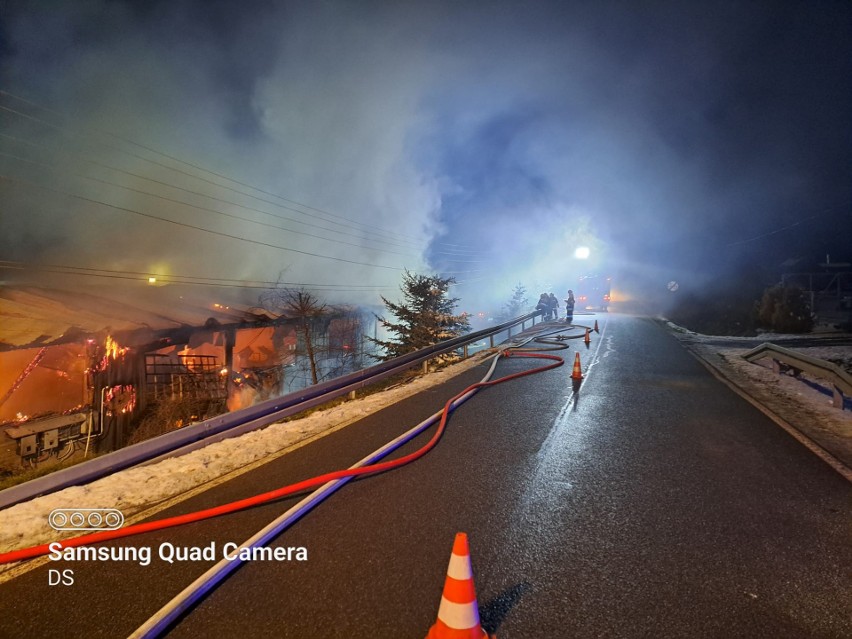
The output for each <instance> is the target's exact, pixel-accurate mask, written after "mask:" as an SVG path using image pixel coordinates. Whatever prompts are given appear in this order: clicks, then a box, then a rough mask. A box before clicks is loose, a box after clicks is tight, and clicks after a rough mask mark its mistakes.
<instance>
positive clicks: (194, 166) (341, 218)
mask: <svg viewBox="0 0 852 639" xmlns="http://www.w3.org/2000/svg"><path fill="white" fill-rule="evenodd" d="M0 94H2V95H6V96H8V97H11V98H13V99H16V100H19V101H21V102H24V103H26V104H29V105H31V106H34V107H36V108H38V109H42V110H44V111H47V112H48V113H53V114H54V115H57V116H59V117H61V118H63V119H66V120H67V119H69V118H68V117H67V116H65V115H63V114H61V113H59V112H56V111H53V110H51V109H48V108H46V107H43V106H41V105H38V104H36V103H34V102H31V101H29V100H26V99H24V98H21V97H19V96H16V95H14V94H12V93H9V92H7V91H3V90H0ZM0 109H3V110H6V111H9V112H11V113H15V114H17V115H19V116H21V117H25V118H28V119H31V120H34V121H37V122H41V123H42V124H45V125H47V126H50V127H52V128H55V129H57V130H59V131H62V128H61V127H59V126H57V125H55V124H52V123H50V122H47V121H46V120H43V119H41V118H37V117H35V116H33V115H30V114H25V113H22V112H20V111H17V110H15V109H11V108H9V107H5V106H2V105H0ZM94 132H95V133H101V134H103V135H107V136H109V137H112V138H115V139H117V140H121V141H123V142H125V143H127V144H131V145H133V146H136V147H139V148H142V149H145V150H146V151H148V152H150V153H154V154H156V155H159V156H162V157H165V158H168V159H170V160H172V161H173V162H178V163H180V164H183V165H185V166H190V167H192V168H194V169H196V170H199V171H202V172H204V173H209V174H211V175H215V176H217V177H220V178H222V179H225V180H228V181H229V182H232V183H234V184H239V185H241V186H244V187H246V188H249V189H251V190H253V191H257V192H259V193H263V194H265V195H270V196H272V197H275V198H278V199H280V200H282V201H284V202H289V203H291V204H295V205H296V206H300V207H302V208H304V209H308V210H311V211H314V212H317V213H322V214H323V215H328V216H330V217H333V218H337V219H339V220H346V221H348V222H354V223H355V224H358V225H360V226H362V227H366V228H372V229H374V230H378V231H380V232H382V233H385V234H387V235H389V236H394V235H395V236H397V237H399V238H402V239H405V238H409V237H411V236H406V235H404V234H400V233H392V232H389V231H387V230H385V229H383V228H381V227H378V226H374V225H370V224H366V223H363V222H357V221H355V220H351V219H349V218H346V217H343V216H340V215H336V214H334V213H330V212H328V211H325V210H323V209H319V208H317V207H313V206H309V205H307V204H302V203H300V202H297V201H295V200H291V199H289V198H286V197H284V196H282V195H279V194H277V193H273V192H270V191H265V190H264V189H261V188H259V187H256V186H253V185H251V184H248V183H245V182H241V181H240V180H236V179H234V178H231V177H229V176H227V175H224V174H221V173H217V172H215V171H212V170H210V169H206V168H204V167H202V166H199V165H196V164H193V163H191V162H187V161H185V160H181V159H180V158H177V157H174V156H172V155H169V154H167V153H164V152H162V151H158V150H156V149H154V148H151V147H148V146H146V145H144V144H140V143H138V142H135V141H133V140H130V139H128V138H124V137H122V136H119V135H116V134H113V133H110V132H100V131H97V130H94ZM71 134H72V135H75V136H77V137H83V136H81V135H80V134H78V133H76V132H73V131H72V132H71ZM104 146H106V147H107V148H112V149H114V150H117V151H119V152H121V153H125V154H127V155H130V156H131V157H136V158H138V159H140V160H143V161H145V162H150V163H152V164H155V165H157V166H161V167H163V168H166V169H168V170H170V171H176V172H178V173H181V174H183V175H187V176H189V177H192V178H194V179H197V180H201V181H203V182H207V183H209V184H212V185H214V186H217V187H219V188H225V189H228V190H231V191H234V192H236V193H240V194H242V195H245V196H247V197H252V198H254V199H257V200H259V201H261V202H266V203H268V204H272V205H274V206H279V207H282V208H285V209H288V210H292V211H295V212H297V213H300V214H302V215H306V213H305V212H304V211H302V210H299V209H294V208H291V207H287V206H284V205H282V204H279V203H277V202H270V201H268V200H264V199H263V198H259V197H257V196H255V195H252V194H251V193H245V192H244V191H240V190H238V189H234V188H232V187H228V186H226V185H223V184H220V183H218V182H214V181H212V180H208V179H206V178H204V177H201V176H199V175H195V174H193V173H188V172H186V171H182V170H180V169H178V168H175V167H172V166H168V165H164V164H162V163H160V162H156V161H154V160H151V159H150V158H146V157H143V156H139V155H137V154H134V153H130V152H129V151H125V150H124V149H120V148H116V147H110V146H108V145H104ZM321 219H322V218H321ZM325 221H329V222H332V220H325ZM338 224H339V223H338ZM342 226H347V227H348V228H355V229H356V230H358V229H357V228H356V227H352V226H350V225H346V224H343V225H342ZM412 239H413V238H412ZM406 241H410V240H406ZM442 244H443V245H444V246H447V247H455V248H460V249H466V248H467V247H466V245H464V244H452V243H442Z"/></svg>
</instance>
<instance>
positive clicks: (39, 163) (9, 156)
mask: <svg viewBox="0 0 852 639" xmlns="http://www.w3.org/2000/svg"><path fill="white" fill-rule="evenodd" d="M0 135H2V134H0ZM0 156H4V157H8V158H12V159H15V160H19V161H22V162H28V163H30V164H34V165H36V166H42V167H46V168H57V169H59V168H60V167H59V166H58V165H56V164H45V163H43V162H36V161H35V160H30V159H28V158H22V157H19V156H17V155H12V154H10V153H3V152H0ZM60 170H61V169H60ZM68 174H69V175H72V176H74V177H78V178H81V179H84V180H91V181H93V182H98V183H99V184H105V185H107V186H114V187H116V188H119V189H124V190H126V191H130V192H132V193H139V194H140V195H148V196H150V197H155V198H157V199H160V200H164V201H166V202H172V203H173V204H179V205H181V206H187V207H190V208H193V209H196V210H199V211H207V212H210V213H215V214H217V215H222V216H225V217H230V218H233V219H235V220H240V221H243V222H248V223H250V224H257V225H259V226H265V227H268V228H273V229H279V230H282V231H287V232H288V233H296V234H298V235H304V236H306V237H313V238H316V239H320V240H325V241H327V242H335V243H337V244H345V245H347V246H354V247H356V248H367V249H372V250H381V251H383V252H385V253H393V254H394V255H402V256H404V257H415V258H416V256H413V255H411V254H410V253H401V252H399V251H393V250H390V249H387V248H378V249H377V248H374V247H365V246H363V245H361V244H355V243H353V242H346V241H344V240H335V239H332V238H329V237H323V236H322V235H314V234H312V233H306V232H304V231H295V230H293V229H289V228H287V227H285V226H278V225H276V224H268V223H266V222H259V221H257V220H252V219H250V218H247V217H242V216H239V215H234V214H233V213H226V212H225V211H219V210H217V209H211V208H209V207H206V206H198V205H196V204H191V203H189V202H184V201H183V200H176V199H174V198H170V197H166V196H165V195H159V194H157V193H151V192H150V191H143V190H142V189H135V188H133V187H130V186H124V185H123V184H117V183H115V182H110V181H109V180H102V179H100V178H96V177H92V176H89V175H83V174H80V173H73V172H69V173H68ZM143 179H147V178H143ZM176 188H177V187H176ZM198 195H201V194H198ZM205 197H207V196H205ZM212 199H216V200H218V198H212ZM221 201H223V202H227V201H226V200H221ZM230 204H234V206H240V205H239V204H235V203H230ZM261 212H263V211H261ZM276 217H277V216H276ZM285 219H287V218H285ZM293 221H295V222H297V223H300V224H303V222H298V221H297V220H293ZM364 239H367V238H364ZM368 241H369V240H368ZM447 261H465V260H447Z"/></svg>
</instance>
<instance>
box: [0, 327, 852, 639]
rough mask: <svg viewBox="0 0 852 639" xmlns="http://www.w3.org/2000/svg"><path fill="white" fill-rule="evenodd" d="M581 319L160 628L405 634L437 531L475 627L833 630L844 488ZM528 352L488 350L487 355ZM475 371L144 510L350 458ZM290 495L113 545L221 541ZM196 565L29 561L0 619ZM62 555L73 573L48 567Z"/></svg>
mask: <svg viewBox="0 0 852 639" xmlns="http://www.w3.org/2000/svg"><path fill="white" fill-rule="evenodd" d="M597 318H598V321H599V323H600V325H601V329H602V330H601V334H600V335H594V339H593V341H592V344H591V346H590V348H589V349H588V350H587V349H586V347H585V346H584V345H583V343H582V341H580V340H573V341H572V342H571V347H570V349H569V350H567V351H563V353H564V354H566V355H567V365H566V366H564V367H562V368H559V369H556V370H553V371H548V372H545V373H542V374H538V375H534V376H530V377H525V378H522V379H519V380H515V381H512V382H509V383H507V384H505V385H501V386H498V387H494V388H489V389H485V390H483V391H481V392H480V393H479V394H477V395H476V396H475V397H474V398H473V399H472V400H470V401H469V402H468V403H466V404H465V405H464V406H462V407H460V408H459V409H458V410H456V411H455V413H454V415H453V417H452V420H451V422H450V424H449V428H448V431H447V433H446V435H445V436H444V438H443V440H442V441H441V443H440V444H439V446H438V447H437V448H436V449H435V450H433V451H432V452H431V453H429V454H428V455H427V456H426V457H425V458H423V459H421V460H420V461H417V462H416V463H414V464H411V465H409V466H407V467H405V468H402V469H399V470H395V471H391V472H388V473H385V474H383V475H380V476H377V477H372V478H367V479H362V480H358V481H356V482H352V483H350V484H348V485H347V486H345V487H344V488H343V489H342V490H341V491H339V492H338V493H336V494H335V495H334V496H332V497H331V498H330V499H329V500H327V501H326V502H325V503H324V504H322V505H321V506H319V507H318V508H317V509H316V510H315V511H314V512H312V513H311V514H309V515H308V516H307V517H306V518H305V519H303V520H301V521H300V522H298V523H297V524H295V525H294V526H293V527H292V528H290V529H289V530H288V531H286V532H285V533H283V534H282V535H281V536H280V537H278V539H277V540H276V542H275V544H274V545H279V546H283V547H287V546H294V547H304V548H306V549H307V552H308V560H307V561H303V562H298V561H290V562H287V561H277V562H276V561H268V562H252V563H249V564H246V565H244V566H243V567H242V568H240V569H239V570H238V571H237V572H236V573H235V574H234V575H233V576H232V577H231V578H230V579H229V580H228V581H226V582H225V583H223V584H221V585H220V586H219V587H218V588H216V589H215V590H214V591H213V592H212V593H211V594H210V595H209V596H208V597H207V598H206V599H205V600H204V601H203V602H202V603H201V604H200V605H199V606H197V607H196V608H195V609H194V610H193V611H192V612H191V613H190V614H188V615H187V616H186V617H185V618H184V619H182V620H181V621H180V622H179V623H178V624H177V625H176V626H175V627H174V628H173V629H172V631H171V632H170V633H169V637H175V638H179V637H186V638H189V637H193V638H194V637H202V636H203V637H212V638H218V637H241V638H246V639H248V638H251V637H305V638H314V637H323V638H325V637H369V638H383V637H388V638H391V637H394V638H396V637H424V636H425V635H426V633H427V631H428V630H429V627H430V626H431V624H432V623H434V621H435V616H436V612H437V608H438V603H439V600H440V597H441V590H442V587H443V581H444V576H445V574H446V569H447V562H448V560H449V555H450V550H451V548H452V543H453V537H454V535H455V533H456V532H457V531H464V532H467V533H468V535H469V539H470V545H471V554H472V561H473V570H474V574H475V579H476V585H477V593H478V601H479V605H480V608H481V616H482V620H483V625H484V626H485V627H486V629H488V630H489V631H491V632H496V633H497V634H498V636H499V637H501V639H508V638H517V637H536V638H538V637H560V638H561V637H726V638H727V637H772V638H781V637H790V638H793V637H796V638H801V637H849V636H852V574H850V568H849V567H850V566H852V486H850V484H849V483H848V482H846V481H845V480H844V479H843V478H842V477H841V476H840V475H838V474H837V473H836V472H834V471H833V470H832V469H831V468H829V467H828V466H827V465H825V464H824V463H823V462H822V461H820V460H819V459H817V458H816V457H814V456H812V455H811V454H810V453H809V452H808V451H807V450H806V449H805V448H804V447H802V446H801V445H800V444H799V443H797V442H796V441H795V440H794V439H793V438H791V437H790V436H789V435H787V434H786V433H785V432H784V431H783V430H781V429H780V428H779V427H777V426H776V425H775V424H774V423H772V422H771V421H770V420H768V419H767V418H766V417H765V416H764V415H763V414H762V413H760V412H759V411H757V410H756V409H755V408H753V407H752V406H751V405H750V404H749V403H747V402H746V401H744V400H742V399H741V398H740V397H739V396H737V395H736V394H734V393H732V392H731V391H730V390H729V389H728V388H727V387H725V386H724V385H723V384H722V383H721V382H719V381H717V380H716V379H714V378H713V377H712V376H711V375H710V374H709V373H708V372H707V370H706V369H705V368H704V367H703V366H702V365H701V364H699V363H698V362H697V361H696V360H695V359H693V357H692V356H691V355H689V354H688V353H687V352H686V351H685V350H684V349H683V348H682V347H681V346H680V345H679V343H678V342H677V341H676V340H675V339H673V338H672V337H671V336H670V335H668V334H667V333H666V332H665V330H664V329H662V328H661V327H660V326H658V325H657V324H656V323H654V322H652V321H650V320H643V319H637V318H632V317H627V316H618V315H611V316H607V315H598V316H597ZM593 319H594V318H591V317H582V316H578V317H577V318H575V321H577V322H578V323H580V322H586V321H589V322H590V321H592V320H593ZM578 349H579V352H580V353H581V358H582V361H583V368H584V370H585V373H586V377H585V379H584V382H583V385H582V387H581V388H580V390H579V392H578V393H577V394H574V393H572V390H571V385H570V383H569V382H570V380H569V379H568V376H569V374H570V372H571V366H570V364H571V362H572V361H573V357H574V353H575V352H576V351H577V350H578ZM535 364H536V363H535V362H534V361H529V360H522V359H508V360H504V361H502V362H501V364H500V365H499V367H498V370H497V374H498V375H502V374H505V373H508V372H514V371H516V370H520V369H523V368H529V367H531V366H534V365H535ZM484 374H485V367H484V366H480V367H477V368H475V369H473V370H472V371H469V372H468V373H466V374H464V375H461V376H459V377H458V378H455V379H454V380H452V381H451V382H449V383H447V384H444V385H441V386H438V387H435V388H433V389H432V390H430V391H428V392H425V393H422V394H420V395H418V396H416V397H415V398H411V399H409V400H406V401H404V402H400V403H399V404H396V405H394V406H393V407H390V408H388V409H386V410H384V411H381V412H380V413H378V414H376V415H374V416H372V417H369V418H367V419H364V420H362V421H361V422H358V423H357V424H354V425H352V426H350V427H347V428H345V429H343V430H341V431H339V432H337V433H334V434H332V435H330V436H328V437H325V438H323V439H322V440H319V441H318V442H316V443H314V444H312V445H310V446H306V447H304V448H301V449H299V450H297V451H295V452H294V453H291V454H290V455H287V456H286V457H283V458H281V459H279V460H276V461H274V462H272V463H270V464H267V465H266V466H264V467H262V468H260V469H257V470H255V471H252V472H251V473H248V474H246V475H243V476H242V477H240V478H238V479H236V480H233V481H230V482H228V483H226V484H223V485H222V486H220V487H218V488H216V489H214V490H211V491H208V492H206V493H204V494H203V495H200V496H198V497H196V498H193V499H191V500H188V501H187V502H184V503H182V504H180V505H179V506H176V507H174V508H172V509H171V510H170V511H166V512H164V513H162V515H171V514H177V513H180V512H187V511H191V510H196V509H199V508H203V507H207V506H211V505H215V504H218V503H222V502H225V501H230V500H233V499H236V498H240V497H245V496H249V495H253V494H255V493H258V492H262V491H264V490H269V489H272V488H275V487H278V486H280V485H283V484H286V483H290V482H292V481H295V480H298V479H302V478H305V477H308V476H311V475H313V474H317V473H319V472H324V471H327V470H334V469H337V468H340V467H345V466H349V465H350V464H352V463H353V462H355V461H357V460H358V459H360V458H361V457H362V456H364V455H366V454H367V453H369V452H370V451H372V450H373V449H375V448H377V447H378V446H380V445H381V444H383V443H384V442H385V441H387V440H389V439H391V438H392V437H394V436H396V435H397V434H399V433H400V432H402V431H404V430H406V429H407V428H408V427H410V426H411V425H413V424H415V423H417V422H419V421H420V420H422V419H423V418H425V417H426V416H428V415H430V414H431V413H433V412H435V411H436V410H437V409H438V408H440V406H441V405H442V404H443V402H444V400H445V399H446V398H447V397H448V396H450V395H452V394H454V393H455V392H457V391H458V390H460V389H462V388H464V387H465V386H467V385H468V384H470V383H472V382H475V381H479V380H480V379H481V378H482V376H483V375H484ZM422 441H423V437H421V438H420V439H419V440H418V441H416V442H413V443H412V444H410V445H408V446H407V447H405V448H404V449H403V450H401V451H399V453H398V454H403V453H405V452H409V451H410V450H412V449H414V448H415V447H417V446H418V445H419V444H421V443H422ZM295 501H296V500H295V499H290V500H285V501H281V502H278V503H275V504H269V505H265V506H262V507H258V508H254V509H252V510H250V511H247V512H242V513H237V514H234V515H229V516H227V517H223V518H220V519H218V520H216V521H215V522H202V523H198V524H191V525H188V526H185V527H182V528H179V529H172V530H169V531H162V532H159V533H152V534H149V535H144V536H140V537H138V538H135V539H134V541H133V543H134V544H136V545H141V546H143V547H145V546H147V547H151V548H153V549H154V552H155V555H156V548H157V547H158V546H159V545H160V544H161V543H164V542H170V543H172V544H174V545H175V546H196V547H204V546H207V545H209V544H210V543H211V542H214V541H215V542H216V543H217V544H218V545H219V547H220V548H221V546H222V544H224V543H226V542H229V541H233V542H237V543H239V542H242V541H243V540H244V539H246V538H247V537H249V536H250V535H251V534H253V533H254V532H255V531H256V530H257V529H259V528H260V527H262V526H263V525H265V524H266V523H268V522H269V521H271V520H272V519H273V518H275V517H276V516H277V515H278V514H279V513H281V512H283V511H284V510H286V508H288V507H289V505H290V504H292V503H294V502H295ZM111 545H112V546H114V547H127V546H128V545H130V541H128V540H123V541H120V542H115V543H113V544H111ZM210 563H211V562H204V561H185V562H177V563H175V564H172V565H170V564H168V563H165V562H163V561H161V560H160V559H158V558H157V557H156V556H154V558H153V559H152V562H151V564H150V565H147V566H142V565H139V564H138V563H134V562H117V561H106V562H76V563H73V564H72V563H71V562H63V561H56V562H50V563H49V564H48V565H45V566H43V567H42V568H39V569H37V570H34V571H32V572H30V573H27V574H26V575H24V576H22V577H19V578H18V579H16V580H14V581H12V582H9V583H6V584H3V585H0V636H4V637H6V636H9V637H12V636H14V637H45V638H49V637H87V638H94V637H125V636H127V635H128V634H130V633H131V632H132V631H133V630H134V629H136V628H137V627H138V626H139V625H140V624H142V623H143V622H144V621H145V619H146V618H147V617H148V616H149V615H150V614H152V613H153V612H154V611H156V610H157V609H158V608H159V607H160V606H162V605H163V604H164V603H166V602H167V601H168V600H169V599H170V598H171V597H172V596H174V595H175V594H177V593H178V592H179V591H180V590H181V589H182V588H183V587H185V586H186V585H187V584H188V583H189V582H190V581H192V580H193V579H194V578H195V577H196V576H198V575H199V574H201V573H202V572H203V571H204V570H205V569H206V567H207V566H208V565H210ZM67 568H70V569H73V570H74V579H75V583H74V585H72V586H49V585H48V582H49V574H48V570H50V569H54V570H56V569H60V570H61V569H67Z"/></svg>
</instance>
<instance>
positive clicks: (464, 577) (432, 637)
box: [426, 532, 495, 639]
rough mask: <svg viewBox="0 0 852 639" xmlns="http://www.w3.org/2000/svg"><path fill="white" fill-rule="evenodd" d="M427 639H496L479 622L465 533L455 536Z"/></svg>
mask: <svg viewBox="0 0 852 639" xmlns="http://www.w3.org/2000/svg"><path fill="white" fill-rule="evenodd" d="M426 639H495V637H494V635H489V634H488V633H487V632H485V630H483V629H482V626H481V625H480V623H479V608H478V607H477V605H476V589H475V588H474V586H473V571H472V570H471V567H470V551H469V550H468V547H467V535H466V534H465V533H461V532H460V533H456V539H455V541H454V542H453V554H452V555H450V565H449V566H448V567H447V579H446V581H445V582H444V594H443V596H442V597H441V605H440V607H439V608H438V620H437V621H436V622H435V625H433V626H432V628H431V629H430V630H429V634H428V635H426Z"/></svg>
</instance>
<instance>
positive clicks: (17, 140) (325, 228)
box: [0, 133, 421, 249]
mask: <svg viewBox="0 0 852 639" xmlns="http://www.w3.org/2000/svg"><path fill="white" fill-rule="evenodd" d="M0 137H3V138H7V139H9V140H12V141H14V142H17V143H19V144H24V145H27V146H31V147H34V148H36V149H41V150H45V151H50V152H57V151H56V150H55V149H48V148H47V147H45V146H43V145H40V144H35V143H34V142H30V141H28V140H21V139H19V138H16V137H13V136H11V135H7V134H5V133H0ZM58 152H59V153H61V154H63V155H66V156H69V157H74V156H76V157H80V158H82V159H83V160H84V161H85V162H88V163H89V164H93V165H94V166H98V167H101V168H104V169H107V170H108V171H114V172H116V173H123V174H125V175H129V176H130V177H133V178H136V179H140V180H145V181H148V182H153V183H154V184H159V185H161V186H165V187H168V188H171V189H176V190H179V191H183V192H185V193H189V194H191V195H197V196H199V197H203V198H207V199H209V200H214V201H216V202H222V203H224V204H228V205H231V206H236V207H238V208H242V209H245V210H247V211H254V212H256V213H261V214H262V215H267V216H269V217H273V218H278V219H281V220H285V221H288V222H293V223H294V224H301V225H303V226H307V227H312V228H316V229H320V230H323V231H329V232H330V233H337V234H339V235H344V236H349V237H356V238H358V239H363V240H365V241H370V242H375V243H377V244H378V243H387V244H390V245H392V246H397V247H400V248H405V245H404V244H400V243H397V242H394V241H390V240H381V239H373V238H370V237H366V236H363V235H355V234H353V233H348V232H346V231H340V230H337V229H332V228H328V227H325V226H319V225H317V224H311V223H310V222H304V221H302V220H297V219H294V218H291V217H287V216H284V215H278V214H275V213H270V212H268V211H264V210H263V209H257V208H254V207H250V206H246V205H244V204H238V203H237V202H232V201H231V200H226V199H223V198H219V197H216V196H214V195H210V194H208V193H202V192H200V191H193V190H192V189H187V188H185V187H182V186H178V185H176V184H172V183H170V182H164V181H162V180H157V179H154V178H152V177H148V176H145V175H140V174H138V173H133V172H132V171H126V170H124V169H119V168H116V167H114V166H109V165H107V164H103V163H102V162H98V161H97V160H93V159H91V158H90V157H87V156H85V155H83V154H80V153H70V152H67V151H58ZM9 157H14V158H16V159H23V160H24V161H26V162H32V163H35V162H34V161H33V160H28V159H26V158H18V157H17V156H12V155H9ZM53 166H58V165H56V164H54V165H53ZM82 177H87V176H82ZM90 179H94V178H90ZM110 184H114V183H110ZM114 185H115V186H119V185H117V184H114ZM121 188H128V187H121ZM155 197H159V196H155ZM281 228H283V227H281ZM287 230H289V229H287ZM291 232H292V233H303V231H291ZM317 237H319V236H317ZM323 239H328V240H329V241H335V240H332V239H331V238H323ZM409 248H410V247H409ZM416 248H418V249H419V248H421V247H416Z"/></svg>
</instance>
